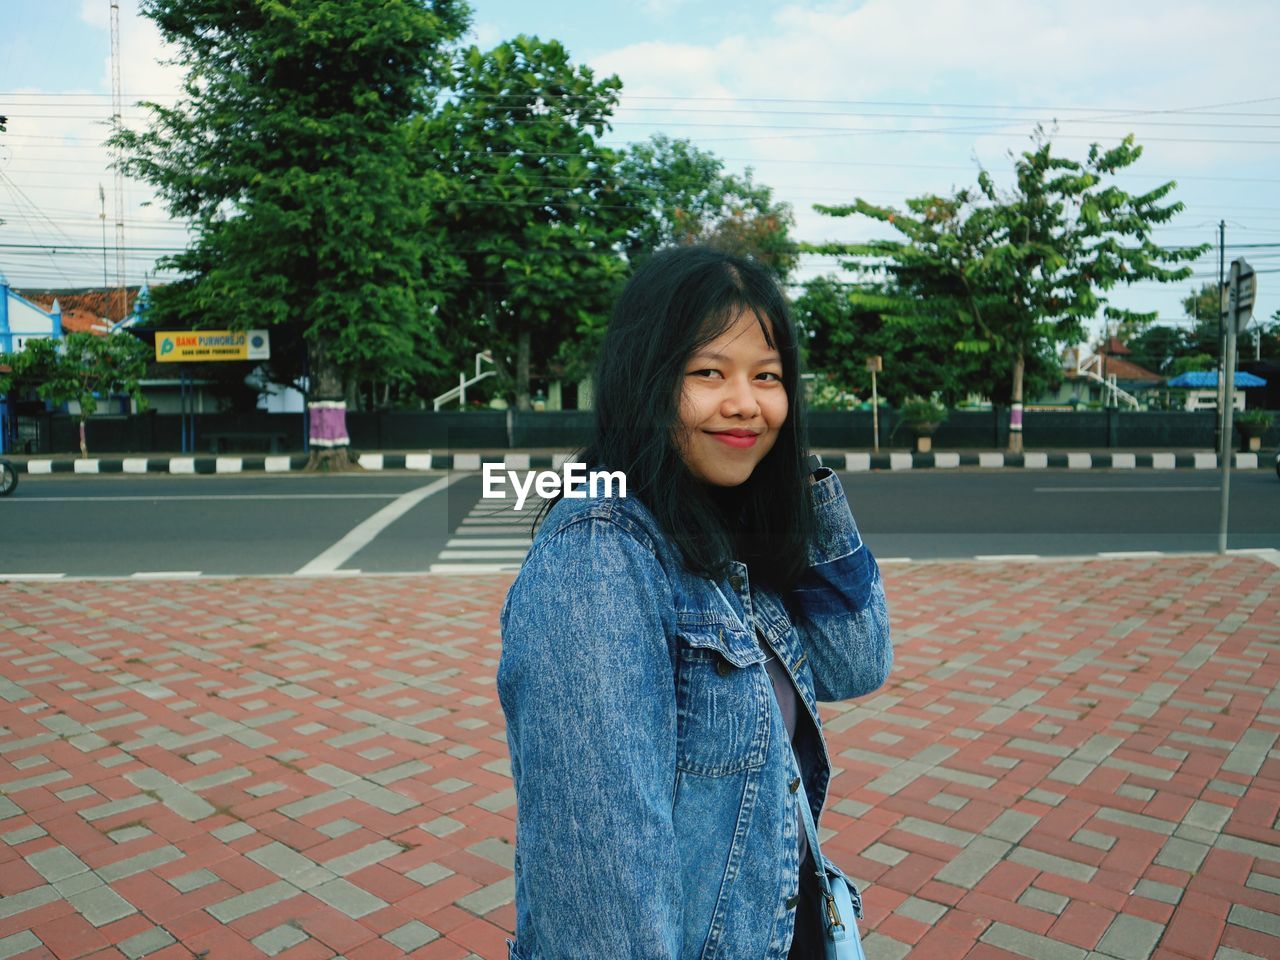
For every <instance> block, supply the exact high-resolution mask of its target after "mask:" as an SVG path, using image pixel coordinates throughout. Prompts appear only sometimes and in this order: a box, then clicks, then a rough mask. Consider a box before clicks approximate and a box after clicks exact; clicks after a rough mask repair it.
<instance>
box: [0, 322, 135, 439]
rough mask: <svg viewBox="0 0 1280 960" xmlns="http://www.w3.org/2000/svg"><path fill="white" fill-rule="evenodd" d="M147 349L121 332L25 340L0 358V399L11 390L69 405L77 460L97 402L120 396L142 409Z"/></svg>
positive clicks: (0, 355) (133, 338) (75, 334)
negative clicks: (77, 434) (75, 411)
mask: <svg viewBox="0 0 1280 960" xmlns="http://www.w3.org/2000/svg"><path fill="white" fill-rule="evenodd" d="M151 356H152V352H151V348H150V347H148V346H147V345H146V344H145V343H143V342H142V341H141V340H138V339H137V338H136V337H133V336H131V335H130V334H127V333H114V334H111V335H109V336H105V337H99V336H96V335H95V334H92V333H71V334H68V335H67V336H66V337H65V338H63V339H53V338H49V337H44V338H40V339H36V340H29V341H27V344H26V346H25V347H23V349H21V350H19V351H18V352H17V353H14V354H0V370H3V369H5V368H8V369H9V373H7V374H0V396H3V395H5V394H7V393H8V392H9V391H10V390H11V389H15V388H16V389H19V390H27V389H34V390H35V392H36V395H37V396H38V397H40V399H41V400H47V401H49V402H50V403H54V404H62V403H68V402H75V403H76V404H77V405H78V406H79V408H80V412H79V414H77V422H78V424H79V427H80V456H82V457H87V456H88V455H89V448H88V444H87V443H86V441H85V421H86V420H87V419H88V418H89V417H91V416H93V414H94V413H95V412H97V409H98V399H99V397H110V396H113V395H116V394H124V395H126V396H128V397H130V398H131V399H133V400H134V401H135V402H136V403H137V404H138V406H139V408H141V409H145V408H146V403H147V401H146V397H144V396H143V394H142V385H141V380H142V378H143V376H144V375H145V374H146V372H147V361H148V360H149V359H150V358H151Z"/></svg>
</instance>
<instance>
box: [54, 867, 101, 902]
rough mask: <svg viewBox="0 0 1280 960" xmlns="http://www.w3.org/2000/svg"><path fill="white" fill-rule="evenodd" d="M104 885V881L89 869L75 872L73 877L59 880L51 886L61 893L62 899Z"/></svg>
mask: <svg viewBox="0 0 1280 960" xmlns="http://www.w3.org/2000/svg"><path fill="white" fill-rule="evenodd" d="M105 885H106V881H104V880H103V879H102V878H101V877H100V876H98V875H97V874H96V873H93V872H92V871H91V872H89V873H77V874H76V875H75V876H74V877H67V879H65V880H59V881H58V882H57V883H55V884H54V885H53V886H54V889H56V890H57V891H58V893H59V894H61V895H62V897H63V899H66V898H68V897H73V896H75V895H76V894H77V893H84V892H85V891H86V890H96V889H97V888H98V887H101V886H105Z"/></svg>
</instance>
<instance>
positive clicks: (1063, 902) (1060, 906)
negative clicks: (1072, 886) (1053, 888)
mask: <svg viewBox="0 0 1280 960" xmlns="http://www.w3.org/2000/svg"><path fill="white" fill-rule="evenodd" d="M1018 903H1019V904H1020V905H1021V906H1024V907H1030V908H1031V909H1033V910H1043V911H1044V912H1045V913H1051V914H1053V915H1054V916H1055V917H1056V916H1061V914H1062V911H1063V910H1065V909H1067V906H1068V905H1069V904H1070V903H1071V900H1070V899H1068V898H1067V897H1064V896H1062V895H1061V894H1057V893H1050V892H1049V891H1048V890H1041V889H1040V888H1039V887H1037V886H1034V885H1032V886H1030V887H1027V889H1026V890H1024V891H1022V896H1020V897H1018Z"/></svg>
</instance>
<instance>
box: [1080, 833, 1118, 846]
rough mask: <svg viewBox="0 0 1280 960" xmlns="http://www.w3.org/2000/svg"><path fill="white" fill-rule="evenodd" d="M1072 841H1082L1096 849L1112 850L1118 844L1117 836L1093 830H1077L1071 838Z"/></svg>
mask: <svg viewBox="0 0 1280 960" xmlns="http://www.w3.org/2000/svg"><path fill="white" fill-rule="evenodd" d="M1071 842H1072V843H1082V844H1084V845H1085V846H1086V847H1093V848H1094V849H1095V850H1110V849H1111V848H1112V847H1114V846H1115V845H1116V838H1115V837H1111V836H1108V835H1107V834H1105V833H1097V832H1095V831H1093V830H1077V831H1076V832H1075V835H1074V836H1072V838H1071Z"/></svg>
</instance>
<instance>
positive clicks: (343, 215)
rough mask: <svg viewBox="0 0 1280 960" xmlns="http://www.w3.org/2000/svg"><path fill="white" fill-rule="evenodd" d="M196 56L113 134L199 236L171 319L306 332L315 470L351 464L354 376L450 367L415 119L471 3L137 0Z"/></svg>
mask: <svg viewBox="0 0 1280 960" xmlns="http://www.w3.org/2000/svg"><path fill="white" fill-rule="evenodd" d="M142 9H143V12H144V13H145V14H146V15H147V16H148V17H150V18H151V19H152V20H154V21H155V23H156V25H157V26H158V27H159V29H160V32H161V34H162V36H163V37H164V39H165V40H166V41H167V42H169V43H170V44H172V45H173V47H174V48H175V49H176V50H177V57H176V61H177V63H178V64H179V65H180V66H181V67H183V68H184V69H185V70H186V79H185V81H184V84H183V94H182V96H181V97H180V99H179V100H178V101H177V102H176V103H175V104H174V105H172V106H164V105H160V104H155V103H149V104H146V106H148V107H149V109H150V111H151V114H152V117H153V119H152V122H151V124H150V126H149V128H148V129H146V130H145V131H142V132H133V131H123V132H121V133H119V134H118V135H117V136H116V137H114V138H113V142H114V144H115V145H117V146H118V147H120V148H121V149H122V150H123V151H124V153H125V156H126V160H125V161H124V167H125V169H126V171H127V172H128V173H129V174H131V175H133V176H136V177H139V178H141V179H143V180H146V181H147V182H149V183H151V184H152V185H153V186H155V188H156V189H157V191H158V193H159V194H160V196H161V197H162V198H163V199H164V202H165V203H166V204H167V205H168V207H169V209H170V211H171V212H172V214H173V215H174V216H175V217H178V218H180V219H184V220H186V221H187V222H188V223H189V224H190V227H191V230H192V234H193V239H192V241H191V245H190V248H189V249H188V250H187V251H186V252H184V253H182V254H179V255H177V256H175V257H172V258H170V260H169V263H168V265H169V266H171V267H174V268H177V269H178V270H180V271H182V272H183V273H184V274H185V275H186V277H187V279H186V280H185V281H184V282H182V283H177V284H172V285H170V286H167V287H164V288H160V289H157V290H156V296H155V304H154V311H155V318H156V321H157V322H158V323H160V324H175V323H182V324H190V325H192V326H202V327H206V328H208V327H213V328H218V327H228V328H232V329H245V328H249V327H263V326H267V327H274V328H279V330H280V332H281V333H282V334H284V335H285V337H282V339H285V338H290V337H291V338H295V339H297V340H300V341H301V343H302V344H303V345H304V346H305V357H306V368H307V382H308V386H309V391H308V402H309V410H310V413H311V443H312V448H313V455H312V464H311V465H312V466H313V467H322V468H330V467H332V468H342V467H345V466H348V465H349V464H350V459H349V456H348V449H347V439H346V437H347V431H346V422H345V403H344V398H345V396H346V392H347V390H346V388H347V386H348V385H349V384H350V383H351V382H352V381H353V380H355V379H358V378H360V377H362V376H370V375H373V374H374V372H375V371H376V372H377V373H378V375H379V376H381V377H383V378H391V379H395V380H406V379H412V378H414V377H416V376H421V375H423V374H424V373H425V372H429V371H431V370H433V369H435V368H437V367H438V366H439V363H440V359H441V358H440V357H439V354H438V350H437V346H436V337H435V327H436V324H435V319H434V314H433V313H432V311H431V307H432V306H433V305H434V304H436V303H437V302H438V300H439V294H438V291H436V290H434V289H432V288H431V286H430V285H429V283H428V275H427V274H426V273H424V271H423V269H422V264H423V262H424V260H430V259H431V258H432V256H433V254H434V253H436V252H437V251H436V250H434V249H433V248H432V244H434V243H437V242H438V239H439V237H438V234H437V233H434V232H432V231H430V230H429V229H427V226H428V209H429V204H430V201H431V197H430V195H429V192H430V188H431V186H432V181H431V180H429V179H425V178H423V177H421V176H419V175H418V169H417V163H416V157H415V149H416V148H417V143H416V139H415V137H414V135H413V125H414V122H415V118H416V117H418V116H420V115H421V113H422V112H423V111H424V110H426V109H428V108H429V106H430V104H431V98H432V96H433V93H434V90H435V89H436V88H437V86H438V84H439V82H440V81H441V79H442V77H443V68H444V66H445V64H446V61H447V58H448V55H449V45H450V44H451V42H452V41H454V40H455V39H456V38H457V37H459V36H460V35H461V34H462V32H463V31H464V30H465V28H466V25H467V17H468V9H467V7H466V5H465V4H464V3H462V2H461V0H290V2H287V3H286V2H282V0H254V2H251V3H244V2H241V0H200V2H197V3H193V2H190V0H143V3H142Z"/></svg>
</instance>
